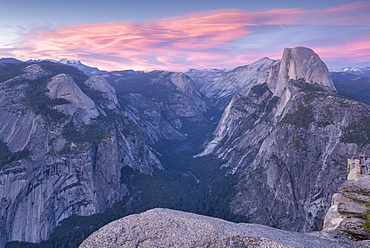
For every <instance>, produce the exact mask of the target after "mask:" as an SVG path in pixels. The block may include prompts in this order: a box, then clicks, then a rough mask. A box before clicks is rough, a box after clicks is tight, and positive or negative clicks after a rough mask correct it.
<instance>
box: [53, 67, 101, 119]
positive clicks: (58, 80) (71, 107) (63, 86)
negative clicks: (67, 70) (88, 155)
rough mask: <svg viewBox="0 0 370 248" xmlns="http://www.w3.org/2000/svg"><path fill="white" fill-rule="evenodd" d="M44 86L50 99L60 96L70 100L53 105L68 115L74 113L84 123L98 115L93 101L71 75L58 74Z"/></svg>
mask: <svg viewBox="0 0 370 248" xmlns="http://www.w3.org/2000/svg"><path fill="white" fill-rule="evenodd" d="M46 88H47V89H48V90H49V92H46V95H47V96H48V97H50V98H52V99H55V98H61V99H65V100H67V101H68V102H70V103H66V104H62V105H57V106H55V107H53V108H54V109H56V110H58V111H60V112H62V113H64V114H66V115H68V116H72V115H74V114H76V118H78V119H80V120H81V121H83V122H84V123H85V124H89V123H90V120H91V118H95V117H97V116H98V115H99V112H98V110H97V109H96V106H95V103H94V101H93V100H92V99H91V98H90V97H88V96H87V95H86V94H85V93H83V92H82V91H81V89H80V88H79V87H78V86H77V84H76V83H75V81H74V80H73V78H72V77H70V76H68V75H66V74H59V75H57V76H55V77H53V78H52V79H51V81H50V82H49V83H48V84H47V86H46Z"/></svg>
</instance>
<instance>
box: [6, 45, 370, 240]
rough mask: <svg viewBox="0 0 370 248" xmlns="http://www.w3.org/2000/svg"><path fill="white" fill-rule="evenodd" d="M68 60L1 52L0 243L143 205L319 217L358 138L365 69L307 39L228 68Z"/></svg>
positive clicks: (283, 219)
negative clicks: (356, 72) (335, 59)
mask: <svg viewBox="0 0 370 248" xmlns="http://www.w3.org/2000/svg"><path fill="white" fill-rule="evenodd" d="M75 65H76V66H73V64H72V65H70V64H68V61H63V62H62V63H56V62H53V61H32V62H18V61H12V63H9V61H4V62H1V60H0V72H1V73H0V75H1V80H0V92H1V94H0V97H1V99H0V100H1V102H2V103H3V104H2V105H1V106H0V114H1V115H2V116H3V117H4V118H2V120H1V121H0V122H1V123H0V124H1V127H2V128H1V130H0V138H1V142H2V143H0V148H1V154H2V156H1V161H0V198H1V205H0V206H1V207H0V214H1V215H0V223H1V225H0V237H1V239H0V240H3V242H2V243H1V242H0V246H5V247H77V246H78V245H79V244H80V243H81V242H82V241H83V240H84V239H85V238H86V237H87V236H88V235H90V234H91V233H92V232H93V231H95V230H97V229H98V228H100V227H101V226H103V225H105V224H107V223H109V222H111V221H113V220H116V219H119V218H121V217H123V216H127V215H129V214H133V213H141V212H143V211H146V210H149V209H153V208H169V209H174V210H182V211H187V212H192V213H197V214H202V215H207V216H212V217H218V218H222V219H226V220H230V221H234V222H251V223H258V224H264V225H269V226H272V227H277V228H280V229H284V230H292V231H299V232H307V231H314V230H321V229H322V225H323V219H324V216H325V214H326V212H327V210H328V208H329V207H330V199H331V197H332V195H333V194H334V193H335V192H337V190H338V188H339V186H340V185H341V183H343V182H344V181H345V178H346V159H347V158H351V157H353V156H357V155H358V154H360V153H362V152H363V151H364V150H365V151H366V149H368V146H369V140H368V138H367V137H369V134H370V133H369V128H368V127H369V126H370V125H368V123H369V120H370V106H369V105H367V104H368V103H369V102H368V100H366V99H367V98H366V93H364V90H363V89H366V87H367V83H360V82H359V79H354V77H353V76H350V75H349V76H348V75H347V78H349V79H350V80H352V81H346V80H344V78H345V77H343V75H342V76H341V77H339V76H338V75H337V74H333V72H331V74H332V75H333V80H332V76H331V74H330V73H329V70H328V69H327V67H326V65H325V64H324V62H322V61H321V59H320V58H319V56H318V55H317V54H315V53H314V51H312V50H311V49H308V48H303V47H297V48H293V49H285V50H284V52H283V55H282V59H281V60H271V59H268V58H263V59H261V60H258V61H256V62H255V63H252V64H250V65H248V66H242V67H238V68H236V69H234V70H231V71H226V70H195V69H192V70H189V71H188V72H186V73H180V72H165V71H152V72H148V73H144V72H140V71H115V72H106V71H99V70H92V69H91V68H90V69H89V68H88V71H89V72H86V74H85V73H83V71H81V70H83V67H81V65H80V64H76V63H75ZM77 65H78V66H79V68H80V69H81V70H80V69H77ZM335 73H340V72H335ZM363 78H364V79H361V80H363V81H366V80H367V79H366V75H365V74H364V75H363ZM356 80H357V81H356ZM349 82H351V83H355V84H356V83H357V84H356V88H354V87H351V86H349V85H348V84H349ZM366 82H367V81H366ZM357 85H358V86H357ZM364 87H365V88H364ZM357 92H358V93H357ZM361 92H362V93H361ZM5 243H6V245H5Z"/></svg>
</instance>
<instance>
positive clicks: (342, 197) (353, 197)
mask: <svg viewBox="0 0 370 248" xmlns="http://www.w3.org/2000/svg"><path fill="white" fill-rule="evenodd" d="M339 192H340V193H336V194H334V196H333V199H332V206H331V207H330V208H329V211H328V213H327V215H326V216H325V221H324V229H323V230H324V231H328V232H333V233H337V234H340V235H343V236H346V237H349V238H351V239H355V240H358V239H360V240H362V239H370V233H368V232H366V231H365V230H364V229H363V228H362V224H363V223H365V222H366V221H367V218H366V215H365V210H366V209H367V208H366V207H365V203H367V202H370V175H365V176H362V177H359V178H356V179H352V180H348V181H346V182H344V183H343V184H342V185H341V186H340V189H339Z"/></svg>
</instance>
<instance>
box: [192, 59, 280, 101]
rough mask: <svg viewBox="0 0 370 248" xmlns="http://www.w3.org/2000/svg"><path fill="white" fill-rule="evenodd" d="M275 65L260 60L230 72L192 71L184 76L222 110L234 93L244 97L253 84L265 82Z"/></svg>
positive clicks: (271, 62) (273, 61)
mask: <svg viewBox="0 0 370 248" xmlns="http://www.w3.org/2000/svg"><path fill="white" fill-rule="evenodd" d="M276 63H278V61H276V60H272V59H269V58H262V59H260V60H258V61H256V62H254V63H252V64H250V65H247V66H241V67H238V68H236V69H234V70H232V71H222V70H194V69H192V70H189V71H188V72H186V74H187V75H189V76H190V77H191V78H192V79H193V80H194V82H195V84H196V86H197V88H198V89H199V90H200V91H201V92H202V93H203V94H204V95H206V96H207V97H208V98H209V99H211V100H212V101H214V102H216V103H217V105H220V107H221V108H224V107H225V106H226V105H227V104H228V103H229V102H230V99H231V98H232V96H233V95H234V94H235V93H239V94H243V95H245V94H247V93H248V92H249V91H250V89H251V88H252V87H253V86H254V85H255V84H261V83H264V82H266V80H267V76H268V73H269V70H270V68H271V67H272V66H273V65H275V64H276Z"/></svg>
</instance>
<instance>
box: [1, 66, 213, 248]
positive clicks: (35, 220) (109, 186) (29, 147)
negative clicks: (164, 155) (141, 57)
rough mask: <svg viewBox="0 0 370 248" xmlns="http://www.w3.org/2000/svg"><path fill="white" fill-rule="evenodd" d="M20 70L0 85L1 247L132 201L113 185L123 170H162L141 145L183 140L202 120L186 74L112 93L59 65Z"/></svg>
mask: <svg viewBox="0 0 370 248" xmlns="http://www.w3.org/2000/svg"><path fill="white" fill-rule="evenodd" d="M7 66H8V65H7ZM17 68H18V67H17ZM19 68H20V69H19V73H18V74H16V75H18V76H16V77H14V78H10V79H7V80H6V81H4V82H0V100H1V102H2V104H1V106H0V116H1V117H2V118H0V139H1V145H2V146H0V147H1V149H2V150H1V151H0V152H1V154H5V155H4V156H7V157H6V158H3V157H0V247H3V246H4V244H5V242H7V241H25V242H33V243H38V242H40V241H42V240H46V239H48V238H49V236H50V234H51V233H52V231H53V230H54V229H55V227H56V226H57V225H58V224H59V223H60V222H61V221H62V220H64V219H65V218H68V217H69V216H71V215H79V216H88V215H93V214H98V213H103V212H104V211H105V210H106V209H107V208H109V207H112V206H113V204H115V203H116V202H118V201H120V200H122V199H123V197H125V196H128V195H133V194H137V192H136V191H135V192H133V189H132V188H133V187H130V185H128V184H127V183H126V182H122V174H121V173H122V171H123V170H122V168H124V167H130V168H131V170H132V171H135V173H138V174H141V173H142V174H147V175H151V174H153V172H154V170H163V166H162V164H161V162H160V160H159V159H158V157H159V156H161V154H159V153H158V152H156V151H155V150H154V149H153V148H152V147H151V146H150V145H154V144H155V142H157V141H159V140H160V139H169V140H171V139H177V140H181V139H187V136H186V134H185V133H184V132H183V131H182V130H181V128H182V126H183V122H186V121H189V122H191V121H198V122H201V121H204V120H205V119H204V116H203V113H204V111H205V108H206V105H205V103H204V102H203V100H202V99H201V98H202V95H201V94H200V93H199V92H198V91H197V90H196V89H195V87H194V85H193V83H192V80H191V79H190V78H189V77H187V76H186V75H185V74H181V73H180V74H179V73H169V72H153V73H152V74H150V75H146V74H144V73H138V74H135V73H131V72H127V76H128V77H131V76H143V77H144V78H145V80H143V81H144V82H149V83H150V84H149V87H148V88H145V87H143V88H139V89H142V91H139V92H137V91H135V90H136V89H135V88H133V87H135V85H134V84H130V82H129V84H124V83H123V85H122V86H123V87H122V88H120V86H121V85H118V86H117V84H116V85H115V86H116V87H117V89H118V90H117V92H118V91H119V93H121V94H119V95H118V94H117V93H116V89H115V88H113V87H112V86H111V85H110V84H109V83H108V82H107V80H105V78H106V77H103V76H93V77H91V78H88V77H87V76H85V75H84V74H83V73H82V72H80V71H78V70H77V69H74V68H71V67H68V66H65V65H60V64H58V63H52V62H45V61H42V62H38V63H34V64H31V65H27V66H24V67H20V66H19ZM115 74H117V73H115ZM120 75H121V74H120ZM117 77H118V78H122V77H121V76H115V78H117ZM140 82H141V81H140V80H138V84H140ZM119 83H121V81H119ZM130 87H131V88H130ZM150 87H151V88H150ZM152 89H153V90H154V91H152ZM162 92H166V93H168V94H167V95H161V94H160V93H162ZM35 96H36V97H35ZM122 103H124V104H122ZM121 104H122V105H121ZM149 144H150V145H149ZM130 190H132V191H130ZM134 211H135V209H134Z"/></svg>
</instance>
